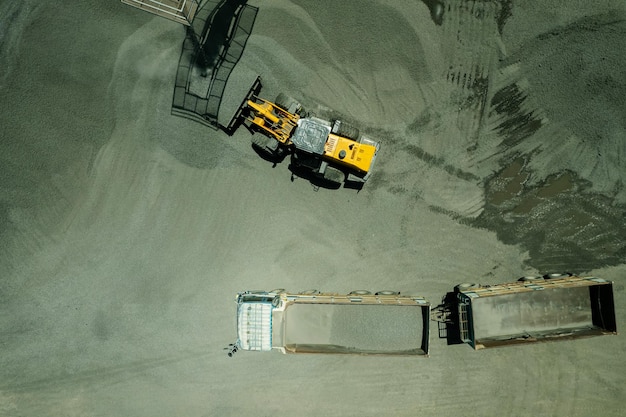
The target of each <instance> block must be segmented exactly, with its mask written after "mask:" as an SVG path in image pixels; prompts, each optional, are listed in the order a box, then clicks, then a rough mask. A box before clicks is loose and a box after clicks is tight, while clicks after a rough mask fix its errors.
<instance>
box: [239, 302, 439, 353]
mask: <svg viewBox="0 0 626 417" xmlns="http://www.w3.org/2000/svg"><path fill="white" fill-rule="evenodd" d="M429 320H430V304H429V303H428V302H427V301H426V300H425V299H424V298H422V297H412V296H401V295H399V294H398V293H394V292H381V293H377V294H371V293H369V292H366V291H358V292H354V293H350V294H347V295H340V294H334V293H317V292H307V293H299V294H290V293H287V292H283V291H271V292H264V291H247V292H243V293H239V294H238V295H237V332H238V338H237V342H236V343H235V344H234V345H231V349H230V351H229V355H232V354H233V353H234V352H236V351H237V350H239V349H240V350H256V351H270V350H277V351H280V352H282V353H356V354H363V355H376V354H385V355H428V334H429V328H428V326H429Z"/></svg>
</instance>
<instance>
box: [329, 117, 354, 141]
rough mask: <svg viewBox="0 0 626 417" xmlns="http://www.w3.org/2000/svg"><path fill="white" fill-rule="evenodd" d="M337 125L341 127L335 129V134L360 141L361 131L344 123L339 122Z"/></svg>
mask: <svg viewBox="0 0 626 417" xmlns="http://www.w3.org/2000/svg"><path fill="white" fill-rule="evenodd" d="M337 124H338V125H339V126H338V127H337V129H333V130H335V131H334V132H333V133H334V134H336V135H339V136H341V137H344V138H348V139H352V140H358V139H359V134H360V132H359V129H357V128H356V127H354V126H352V125H350V124H348V123H346V122H343V121H338V123H337Z"/></svg>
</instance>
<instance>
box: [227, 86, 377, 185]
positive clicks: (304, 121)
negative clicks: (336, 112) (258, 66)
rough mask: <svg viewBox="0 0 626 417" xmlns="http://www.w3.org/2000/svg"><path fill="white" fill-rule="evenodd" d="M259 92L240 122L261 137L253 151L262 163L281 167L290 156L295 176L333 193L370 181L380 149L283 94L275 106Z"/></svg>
mask: <svg viewBox="0 0 626 417" xmlns="http://www.w3.org/2000/svg"><path fill="white" fill-rule="evenodd" d="M257 91H258V89H257ZM257 91H254V89H251V95H250V96H248V97H247V98H246V100H244V103H243V104H242V107H241V109H240V110H239V111H238V112H237V113H236V116H237V117H241V118H242V120H241V123H243V124H245V125H246V126H247V127H248V129H249V130H250V131H251V132H253V133H254V132H260V133H261V135H260V136H259V135H253V138H252V146H253V147H254V149H255V150H256V151H257V152H258V153H259V154H260V155H261V156H262V157H264V158H266V159H268V160H270V161H273V162H275V163H277V162H280V161H282V160H283V159H284V158H285V157H286V156H291V168H292V172H296V173H298V174H300V175H302V176H306V177H308V178H309V179H311V180H312V181H317V184H319V185H324V186H328V187H329V188H337V187H340V186H341V185H344V186H346V187H350V188H361V187H362V186H363V184H364V183H365V182H366V181H367V180H368V179H369V178H370V176H371V173H372V168H373V166H374V162H375V160H376V157H377V155H378V151H379V149H380V143H378V142H377V141H375V140H373V139H371V138H369V137H367V136H365V135H363V134H361V133H360V132H359V130H358V129H357V128H356V127H354V126H352V125H350V124H348V123H346V122H344V121H341V120H332V121H328V120H325V119H321V118H318V117H315V116H313V115H311V114H308V113H307V112H305V111H304V109H303V108H302V105H301V104H300V103H299V102H298V101H297V100H295V99H294V98H292V97H289V96H287V95H285V94H282V93H281V94H279V95H278V96H277V97H276V100H275V101H274V102H271V101H268V100H265V99H263V98H260V97H258V96H257V95H252V93H256V92H257Z"/></svg>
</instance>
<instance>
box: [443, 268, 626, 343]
mask: <svg viewBox="0 0 626 417" xmlns="http://www.w3.org/2000/svg"><path fill="white" fill-rule="evenodd" d="M449 294H451V295H452V297H444V302H443V303H442V304H440V305H439V306H437V307H435V308H433V309H432V315H433V320H436V321H439V322H440V323H447V325H448V327H447V328H446V332H443V333H447V332H448V331H449V330H450V329H454V332H455V333H456V334H453V335H452V336H453V338H454V337H456V338H457V339H458V340H459V341H460V342H463V343H467V344H469V345H470V346H471V347H473V348H474V349H476V350H478V349H483V348H488V347H495V346H501V345H510V344H519V343H528V342H538V341H549V340H564V339H575V338H580V337H586V336H597V335H605V334H616V333H617V327H616V321H615V307H614V302H613V283H612V282H610V281H607V280H604V279H602V278H596V277H593V276H587V277H579V276H573V275H570V274H550V275H544V276H527V277H522V278H520V279H519V280H517V281H515V282H512V283H505V284H497V285H484V286H481V285H478V284H469V283H466V284H459V285H457V286H456V287H455V289H454V292H453V293H449ZM446 299H447V301H446ZM441 329H442V327H441V326H440V336H442V332H441ZM444 336H445V337H446V338H448V339H450V336H451V335H449V334H444Z"/></svg>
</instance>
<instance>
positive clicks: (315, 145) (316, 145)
mask: <svg viewBox="0 0 626 417" xmlns="http://www.w3.org/2000/svg"><path fill="white" fill-rule="evenodd" d="M330 129H331V128H330V123H328V122H326V121H325V120H321V119H317V118H315V117H310V118H305V119H300V120H298V127H297V128H296V130H295V133H294V134H293V136H292V137H291V141H292V142H293V144H294V145H295V147H296V148H297V149H299V150H302V151H305V152H309V153H312V154H316V155H322V154H323V153H324V145H325V144H326V140H327V139H328V135H329V134H330Z"/></svg>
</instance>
